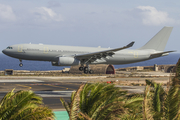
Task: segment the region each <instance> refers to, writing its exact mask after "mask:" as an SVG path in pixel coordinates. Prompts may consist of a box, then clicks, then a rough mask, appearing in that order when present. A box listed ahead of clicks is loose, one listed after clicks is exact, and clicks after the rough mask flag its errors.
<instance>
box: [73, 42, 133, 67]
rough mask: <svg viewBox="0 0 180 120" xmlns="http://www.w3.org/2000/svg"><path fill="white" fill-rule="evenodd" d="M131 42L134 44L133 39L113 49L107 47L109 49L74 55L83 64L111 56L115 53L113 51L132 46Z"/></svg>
mask: <svg viewBox="0 0 180 120" xmlns="http://www.w3.org/2000/svg"><path fill="white" fill-rule="evenodd" d="M133 44H134V41H133V42H131V43H129V44H128V45H126V46H124V47H121V48H115V49H109V50H104V51H98V52H93V53H87V54H81V55H76V56H75V57H76V58H77V59H79V60H80V61H81V62H82V63H84V64H85V63H87V62H94V61H95V60H97V59H101V58H106V57H107V56H110V57H112V55H114V54H115V53H114V52H116V51H119V50H123V49H126V48H129V47H132V46H133Z"/></svg>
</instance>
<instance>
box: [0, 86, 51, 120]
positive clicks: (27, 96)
mask: <svg viewBox="0 0 180 120" xmlns="http://www.w3.org/2000/svg"><path fill="white" fill-rule="evenodd" d="M42 104H43V102H42V98H41V97H39V96H37V95H35V93H33V92H32V91H31V90H28V91H23V90H21V91H17V92H15V93H14V89H13V90H12V91H11V92H9V93H7V94H6V95H5V96H4V98H3V99H2V100H1V102H0V120H40V119H43V120H50V119H53V118H54V114H53V112H52V110H50V109H49V108H48V107H44V106H42Z"/></svg>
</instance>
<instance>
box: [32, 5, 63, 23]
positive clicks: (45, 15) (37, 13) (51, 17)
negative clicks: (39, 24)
mask: <svg viewBox="0 0 180 120" xmlns="http://www.w3.org/2000/svg"><path fill="white" fill-rule="evenodd" d="M32 13H33V15H34V17H35V20H38V21H39V20H40V21H42V20H43V21H57V22H59V21H63V18H62V16H61V15H60V14H57V13H55V12H54V11H53V10H52V9H50V8H47V7H38V8H36V9H34V10H33V11H32Z"/></svg>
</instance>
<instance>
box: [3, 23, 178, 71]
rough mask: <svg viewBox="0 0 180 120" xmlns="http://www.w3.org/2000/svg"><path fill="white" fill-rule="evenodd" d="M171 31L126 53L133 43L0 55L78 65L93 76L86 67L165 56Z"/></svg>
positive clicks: (34, 48)
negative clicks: (111, 47) (107, 46)
mask: <svg viewBox="0 0 180 120" xmlns="http://www.w3.org/2000/svg"><path fill="white" fill-rule="evenodd" d="M172 29H173V27H166V26H165V27H163V28H162V29H161V30H160V31H159V32H158V33H157V34H156V35H155V36H154V37H153V38H152V39H150V40H149V41H148V42H147V43H146V44H145V45H144V46H142V47H141V48H138V49H134V50H131V49H127V48H130V47H132V46H133V44H134V41H133V42H131V43H129V44H128V45H126V46H124V47H120V48H115V49H110V48H99V47H97V48H96V47H78V46H60V45H43V44H17V45H11V46H8V47H7V48H6V49H4V50H3V51H2V52H3V53H4V54H5V55H7V56H10V57H13V58H17V59H19V60H20V64H19V66H20V67H22V66H23V64H22V60H36V61H50V62H51V64H52V65H53V66H74V65H80V67H79V70H80V71H84V73H85V74H88V73H90V74H92V73H93V71H92V70H91V69H90V67H89V64H113V65H120V64H129V63H135V62H140V61H145V60H149V59H153V58H157V57H161V56H165V55H168V54H169V53H171V52H175V51H165V52H164V49H165V46H166V44H167V41H168V39H169V36H170V34H171V31H172Z"/></svg>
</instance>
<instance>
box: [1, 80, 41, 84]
mask: <svg viewBox="0 0 180 120" xmlns="http://www.w3.org/2000/svg"><path fill="white" fill-rule="evenodd" d="M6 82H22V83H24V82H44V81H41V80H34V79H30V80H29V79H24V80H0V83H6Z"/></svg>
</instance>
